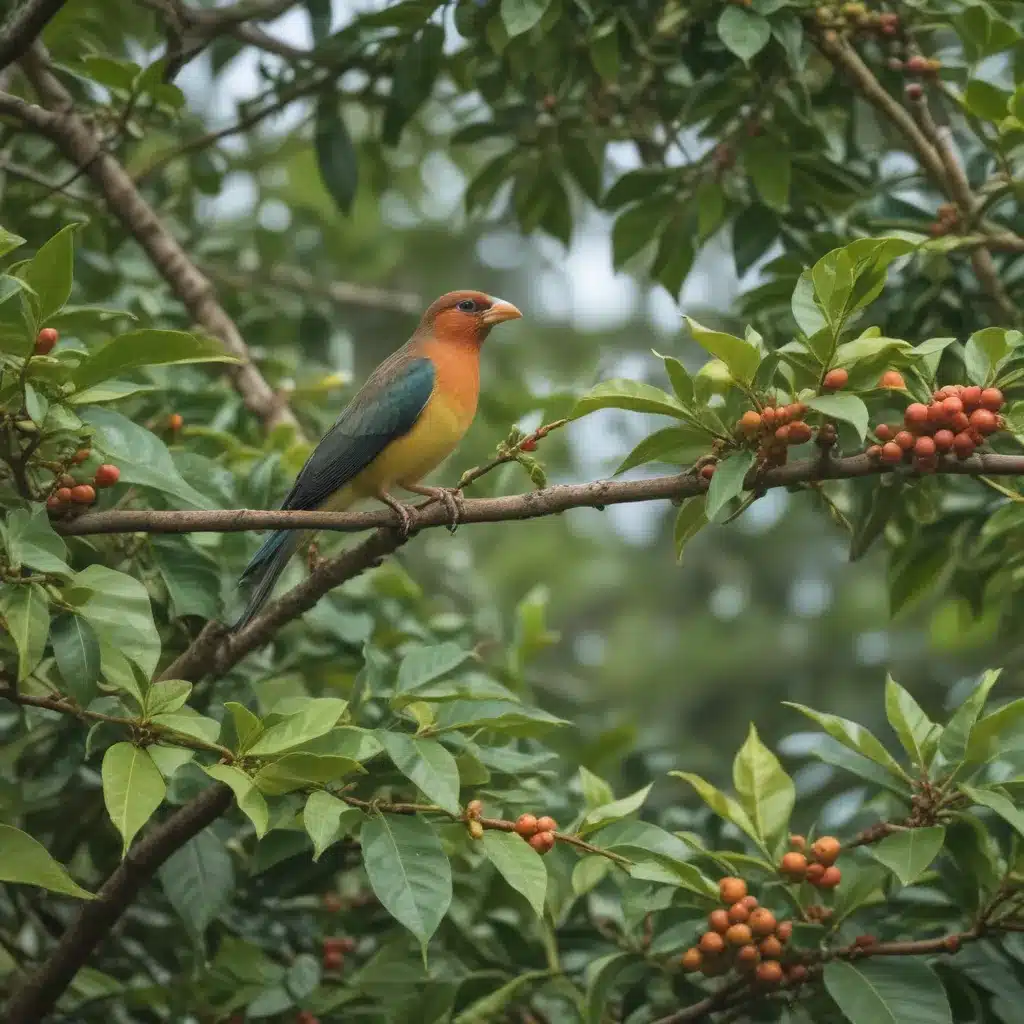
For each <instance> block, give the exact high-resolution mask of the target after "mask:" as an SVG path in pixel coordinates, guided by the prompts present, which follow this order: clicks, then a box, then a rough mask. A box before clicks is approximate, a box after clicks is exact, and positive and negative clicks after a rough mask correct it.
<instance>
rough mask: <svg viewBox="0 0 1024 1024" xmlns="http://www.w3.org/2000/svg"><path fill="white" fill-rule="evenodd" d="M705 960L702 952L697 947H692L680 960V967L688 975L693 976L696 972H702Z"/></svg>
mask: <svg viewBox="0 0 1024 1024" xmlns="http://www.w3.org/2000/svg"><path fill="white" fill-rule="evenodd" d="M703 959H704V958H703V957H702V956H701V952H700V950H699V949H698V948H697V947H696V946H691V947H690V948H689V949H688V950H687V951H686V952H685V953H684V954H683V955H682V956H681V957H680V958H679V966H680V967H682V969H683V970H684V971H686V972H687V973H688V974H692V973H693V972H694V971H699V970H700V963H701V960H703Z"/></svg>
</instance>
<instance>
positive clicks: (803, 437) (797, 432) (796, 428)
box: [789, 420, 813, 444]
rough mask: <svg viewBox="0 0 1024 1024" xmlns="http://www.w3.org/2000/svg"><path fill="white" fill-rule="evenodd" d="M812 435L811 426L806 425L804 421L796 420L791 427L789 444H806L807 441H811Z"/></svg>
mask: <svg viewBox="0 0 1024 1024" xmlns="http://www.w3.org/2000/svg"><path fill="white" fill-rule="evenodd" d="M812 433H813V431H812V430H811V427H810V424H808V423H805V422H804V421H803V420H795V421H794V422H793V423H791V424H790V425H789V443H790V444H805V443H806V442H807V441H810V439H811V434H812Z"/></svg>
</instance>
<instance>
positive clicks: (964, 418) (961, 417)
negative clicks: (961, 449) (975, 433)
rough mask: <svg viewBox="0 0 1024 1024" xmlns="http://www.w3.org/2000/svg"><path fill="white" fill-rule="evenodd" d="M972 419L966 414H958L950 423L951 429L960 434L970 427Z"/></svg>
mask: <svg viewBox="0 0 1024 1024" xmlns="http://www.w3.org/2000/svg"><path fill="white" fill-rule="evenodd" d="M970 422H971V421H970V418H969V417H968V415H967V413H965V412H958V413H957V414H956V415H955V416H953V417H952V418H951V419H950V421H949V427H950V429H951V430H952V431H953V433H954V434H959V433H960V431H961V430H966V429H967V428H968V426H969V425H970Z"/></svg>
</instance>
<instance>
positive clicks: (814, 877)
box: [805, 864, 825, 885]
mask: <svg viewBox="0 0 1024 1024" xmlns="http://www.w3.org/2000/svg"><path fill="white" fill-rule="evenodd" d="M824 874H825V865H824V864H808V865H807V875H806V878H805V880H806V881H807V882H809V883H810V884H811V885H817V884H818V883H819V882H820V881H821V876H822V875H824Z"/></svg>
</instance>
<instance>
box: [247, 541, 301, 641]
mask: <svg viewBox="0 0 1024 1024" xmlns="http://www.w3.org/2000/svg"><path fill="white" fill-rule="evenodd" d="M302 534H303V531H302V530H277V531H275V532H274V533H272V534H271V535H270V536H269V537H268V538H267V539H266V540H265V541H264V542H263V543H262V544H261V545H260V549H259V551H257V552H256V554H255V555H253V556H252V559H251V560H250V562H249V564H248V565H247V566H246V567H245V571H244V572H243V573H242V576H241V579H240V580H239V583H243V584H244V583H246V582H248V581H250V580H251V581H252V585H253V586H252V590H251V591H250V593H249V602H248V604H246V606H245V611H243V612H242V614H241V615H240V616H239V617H238V619H236V620H235V622H234V623H233V624H232V626H231V629H232V631H234V630H238V629H241V628H242V627H243V626H246V625H248V624H249V622H251V621H252V619H253V617H254V616H255V615H256V613H257V612H258V611H259V610H260V608H262V607H263V605H264V603H265V602H266V600H267V598H268V597H269V596H270V592H271V591H272V590H273V589H274V584H275V583H276V582H277V579H278V577H279V576H280V575H281V573H282V572H283V571H284V567H285V566H286V565H287V564H288V559H289V558H291V557H292V555H293V554H294V553H295V549H296V548H297V547H298V546H299V544H300V543H301V541H302Z"/></svg>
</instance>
